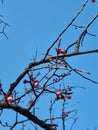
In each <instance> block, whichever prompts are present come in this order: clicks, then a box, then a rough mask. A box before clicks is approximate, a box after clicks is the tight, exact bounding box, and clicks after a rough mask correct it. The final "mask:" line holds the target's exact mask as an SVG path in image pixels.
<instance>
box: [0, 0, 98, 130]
mask: <svg viewBox="0 0 98 130" xmlns="http://www.w3.org/2000/svg"><path fill="white" fill-rule="evenodd" d="M83 2H84V0H80V1H78V0H74V1H72V0H68V1H67V0H62V1H61V0H41V1H40V0H29V1H28V0H25V1H24V0H21V1H19V0H14V1H13V0H10V1H8V0H6V1H4V4H3V5H2V4H0V14H1V15H3V16H4V17H0V18H1V19H3V20H4V21H5V22H7V23H8V24H9V25H10V27H7V28H6V30H5V31H6V34H7V36H8V40H7V39H6V38H5V37H4V36H3V35H0V59H1V64H0V80H1V81H2V83H3V86H4V90H5V91H6V90H7V89H8V88H9V85H10V83H12V82H13V81H14V80H15V79H16V77H17V76H18V75H19V74H20V73H21V72H22V71H23V70H24V68H25V67H26V66H27V64H28V63H29V62H31V59H33V57H34V55H35V52H36V50H37V51H38V57H37V59H41V58H42V57H43V54H44V53H45V52H46V49H47V48H48V47H49V46H50V45H51V44H52V42H53V41H54V40H55V39H56V38H57V36H58V35H59V33H60V32H61V31H62V30H63V29H64V28H65V27H66V26H67V24H68V23H69V22H70V20H71V19H72V18H73V16H75V14H76V13H77V11H79V10H80V8H81V5H82V4H83ZM96 13H98V1H96V2H95V3H91V1H90V0H89V2H88V4H87V6H86V8H85V10H84V12H82V14H81V15H80V16H79V17H78V19H77V20H76V21H75V22H74V24H77V25H83V26H85V25H86V24H87V23H88V22H89V21H90V20H91V19H92V18H93V17H94V16H95V15H96ZM97 27H98V19H96V21H95V22H94V23H93V24H92V25H91V27H90V28H89V29H88V31H89V32H90V33H93V34H96V35H97V34H98V29H97ZM78 32H81V30H75V29H74V27H71V28H70V29H69V30H68V31H66V33H65V34H64V35H63V36H62V45H61V46H62V48H66V47H67V45H68V44H70V43H72V42H74V41H75V40H77V38H78V36H79V33H78ZM97 41H98V36H96V37H91V36H89V35H87V36H86V39H85V42H84V44H83V46H82V47H81V50H84V51H85V50H90V49H96V48H98V44H97ZM51 53H52V54H55V51H54V50H52V52H51ZM97 57H98V56H97V54H92V55H86V56H78V57H72V58H69V59H68V60H69V63H70V64H71V65H72V66H73V67H76V68H79V69H84V70H87V71H89V72H91V75H90V78H92V79H94V80H96V81H98V73H97V67H98V58H97ZM65 84H66V85H72V86H83V87H85V88H86V89H85V90H84V89H81V88H77V89H75V90H74V94H73V98H72V101H71V104H76V103H77V102H79V103H78V104H77V105H75V106H74V108H75V109H77V110H78V113H77V117H78V120H77V123H76V124H75V125H74V127H73V129H74V130H86V129H87V128H89V130H92V129H94V128H95V127H97V128H98V105H97V99H98V85H97V84H93V83H91V82H89V81H86V80H85V79H82V78H81V77H79V76H77V75H75V74H74V73H72V75H71V76H70V77H68V78H67V79H66V83H65ZM45 102H46V101H45ZM43 105H44V102H43ZM70 109H71V108H70ZM72 109H73V108H72ZM11 115H12V114H11ZM43 116H44V115H43ZM12 118H13V115H12ZM2 130H5V129H4V128H2Z"/></svg>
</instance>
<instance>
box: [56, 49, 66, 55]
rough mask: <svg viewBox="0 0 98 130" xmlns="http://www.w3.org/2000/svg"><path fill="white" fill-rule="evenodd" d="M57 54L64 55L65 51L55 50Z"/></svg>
mask: <svg viewBox="0 0 98 130" xmlns="http://www.w3.org/2000/svg"><path fill="white" fill-rule="evenodd" d="M56 50H57V53H58V54H65V50H63V49H61V48H58V49H56Z"/></svg>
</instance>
